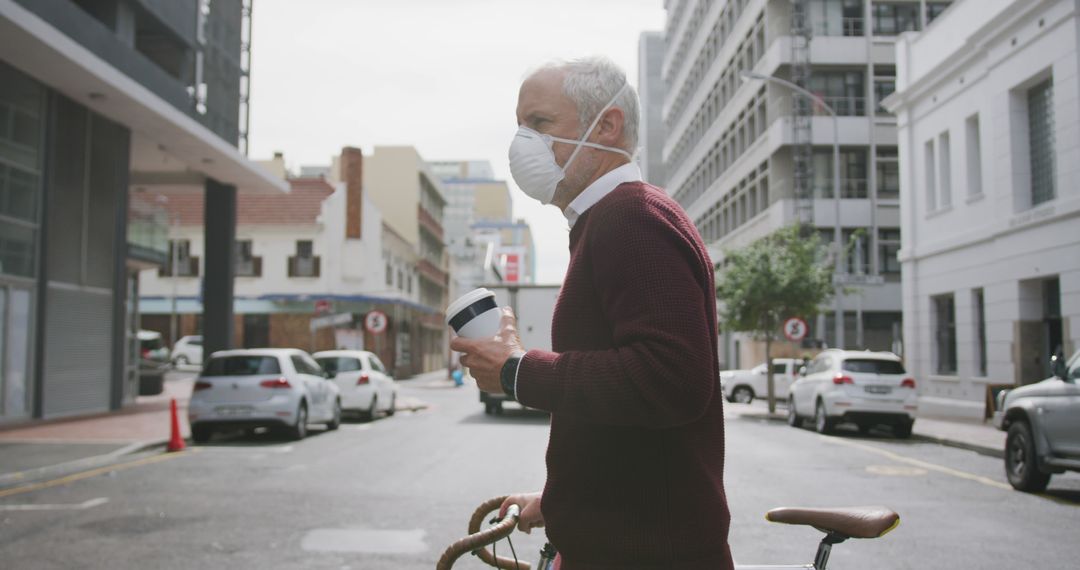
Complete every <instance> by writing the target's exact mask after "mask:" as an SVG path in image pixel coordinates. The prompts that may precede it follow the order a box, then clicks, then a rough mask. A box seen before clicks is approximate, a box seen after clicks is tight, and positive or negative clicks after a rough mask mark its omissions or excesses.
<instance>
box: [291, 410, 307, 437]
mask: <svg viewBox="0 0 1080 570" xmlns="http://www.w3.org/2000/svg"><path fill="white" fill-rule="evenodd" d="M307 421H308V413H307V404H306V403H304V402H300V408H299V409H297V410H296V425H294V426H292V427H291V428H289V437H290V438H292V439H294V440H296V441H299V440H301V439H304V438H305V437H307Z"/></svg>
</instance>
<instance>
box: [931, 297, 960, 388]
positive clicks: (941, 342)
mask: <svg viewBox="0 0 1080 570" xmlns="http://www.w3.org/2000/svg"><path fill="white" fill-rule="evenodd" d="M931 301H932V304H933V310H934V343H935V346H936V349H937V350H936V354H935V355H934V356H935V370H936V371H937V373H938V374H956V303H955V299H954V298H953V295H952V294H949V295H940V296H937V297H932V298H931Z"/></svg>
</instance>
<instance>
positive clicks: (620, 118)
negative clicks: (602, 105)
mask: <svg viewBox="0 0 1080 570" xmlns="http://www.w3.org/2000/svg"><path fill="white" fill-rule="evenodd" d="M625 121H626V114H625V113H623V110H622V109H620V108H618V107H612V108H610V109H608V110H607V111H604V115H603V116H602V117H600V122H599V123H597V125H596V142H598V143H600V144H602V145H604V146H614V147H618V146H619V145H621V144H622V142H623V126H624V124H625Z"/></svg>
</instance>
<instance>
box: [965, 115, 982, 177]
mask: <svg viewBox="0 0 1080 570" xmlns="http://www.w3.org/2000/svg"><path fill="white" fill-rule="evenodd" d="M964 128H965V131H967V140H965V141H964V142H965V146H966V147H967V192H968V196H978V195H979V194H982V142H981V141H980V140H979V137H980V130H981V129H980V127H979V116H978V115H972V116H970V117H968V119H967V121H965V123H964Z"/></svg>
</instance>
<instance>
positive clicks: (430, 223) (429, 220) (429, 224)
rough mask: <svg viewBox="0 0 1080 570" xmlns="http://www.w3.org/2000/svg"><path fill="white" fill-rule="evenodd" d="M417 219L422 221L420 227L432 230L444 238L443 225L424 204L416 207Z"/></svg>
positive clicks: (436, 235) (434, 233) (438, 236)
mask: <svg viewBox="0 0 1080 570" xmlns="http://www.w3.org/2000/svg"><path fill="white" fill-rule="evenodd" d="M416 219H417V220H419V221H420V227H422V228H424V229H425V230H427V231H428V232H430V233H431V234H432V235H434V236H435V237H437V238H439V240H440V241H441V240H442V239H443V227H442V224H440V223H439V221H438V220H436V219H435V217H434V216H432V215H431V214H430V213H428V211H427V210H425V209H424V207H423V206H417V207H416Z"/></svg>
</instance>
